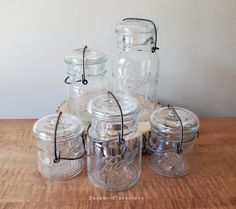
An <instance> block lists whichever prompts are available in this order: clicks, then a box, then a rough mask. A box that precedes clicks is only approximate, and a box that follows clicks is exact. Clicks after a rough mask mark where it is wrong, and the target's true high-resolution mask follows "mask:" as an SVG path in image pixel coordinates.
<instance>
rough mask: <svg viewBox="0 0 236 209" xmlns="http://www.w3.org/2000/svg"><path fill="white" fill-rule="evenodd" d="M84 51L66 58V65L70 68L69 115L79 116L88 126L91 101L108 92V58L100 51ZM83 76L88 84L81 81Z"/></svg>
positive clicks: (68, 80)
mask: <svg viewBox="0 0 236 209" xmlns="http://www.w3.org/2000/svg"><path fill="white" fill-rule="evenodd" d="M83 50H84V49H83V48H79V49H76V50H75V51H74V52H73V53H72V54H70V55H67V56H65V63H66V64H67V66H68V78H67V83H68V113H70V114H73V115H76V116H78V117H79V118H80V119H81V120H82V122H83V123H84V124H85V125H88V124H89V123H90V120H91V117H90V115H89V114H88V112H87V104H88V102H89V100H91V99H92V98H94V97H95V96H98V95H101V94H105V93H106V91H107V77H106V67H105V63H106V61H107V58H106V56H105V54H103V53H102V52H100V51H98V50H94V49H86V50H85V52H84V54H83ZM83 56H84V63H83ZM83 64H84V65H83ZM83 67H84V69H83ZM84 72H85V75H83V73H84ZM83 76H84V77H85V79H86V80H87V83H86V84H83V83H82V81H81V80H82V77H83Z"/></svg>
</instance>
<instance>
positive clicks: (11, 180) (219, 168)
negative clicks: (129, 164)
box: [0, 118, 236, 209]
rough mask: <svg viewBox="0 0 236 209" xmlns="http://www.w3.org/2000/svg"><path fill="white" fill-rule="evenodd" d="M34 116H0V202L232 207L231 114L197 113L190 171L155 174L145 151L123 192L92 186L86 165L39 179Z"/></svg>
mask: <svg viewBox="0 0 236 209" xmlns="http://www.w3.org/2000/svg"><path fill="white" fill-rule="evenodd" d="M34 122H35V120H0V208H4V209H6V208H24V209H25V208H33V209H37V208H38V209H42V208H49V209H54V208H55V209H56V208H120V209H124V208H142V209H149V208H181V209H183V208H236V118H214V119H213V118H203V119H201V130H200V138H199V140H198V141H197V143H196V145H195V149H194V152H193V155H194V162H193V168H192V172H191V173H190V174H188V175H187V176H184V177H179V178H168V177H163V176H159V175H157V174H154V173H153V171H152V170H151V169H150V168H149V167H148V165H147V156H144V158H143V167H142V175H141V178H140V180H139V182H138V183H137V185H136V186H134V187H133V188H131V189H129V190H128V191H125V192H106V191H102V190H99V189H97V188H95V187H93V186H92V185H91V184H90V183H89V180H88V178H87V176H86V170H85V169H84V170H83V172H82V173H81V174H80V175H78V176H76V177H75V178H73V179H71V180H68V181H59V182H56V181H54V182H46V181H44V179H43V178H42V177H41V175H40V174H39V173H38V169H37V162H36V146H35V143H34V139H33V138H32V125H33V123H34ZM125 199H128V200H125Z"/></svg>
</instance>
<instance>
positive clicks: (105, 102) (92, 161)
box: [87, 95, 142, 191]
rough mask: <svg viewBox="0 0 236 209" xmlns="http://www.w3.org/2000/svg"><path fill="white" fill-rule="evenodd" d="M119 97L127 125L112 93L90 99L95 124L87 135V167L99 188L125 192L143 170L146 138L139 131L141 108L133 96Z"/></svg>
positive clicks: (90, 177)
mask: <svg viewBox="0 0 236 209" xmlns="http://www.w3.org/2000/svg"><path fill="white" fill-rule="evenodd" d="M116 99H117V101H118V103H119V104H120V107H121V109H122V112H123V126H122V119H121V113H120V110H119V107H118V105H117V102H116V101H115V99H114V98H113V97H112V96H111V95H102V96H98V97H96V98H94V99H93V100H91V101H90V102H89V105H88V112H89V113H90V114H91V115H92V123H91V127H90V128H89V131H88V136H87V170H88V177H89V180H90V182H91V183H92V184H93V185H95V186H96V187H98V188H101V189H104V190H110V191H123V190H126V189H128V188H130V187H131V186H133V185H135V183H136V182H137V181H138V179H139V177H140V173H141V157H142V155H141V144H142V141H141V135H140V133H139V131H138V116H139V113H140V110H141V109H140V104H139V103H138V101H137V100H136V99H134V98H132V97H130V96H126V95H116ZM122 127H123V131H122ZM122 132H123V134H122ZM122 135H123V137H122Z"/></svg>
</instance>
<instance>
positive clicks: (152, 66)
mask: <svg viewBox="0 0 236 209" xmlns="http://www.w3.org/2000/svg"><path fill="white" fill-rule="evenodd" d="M115 32H116V35H117V50H116V52H115V53H114V56H113V61H112V90H113V92H114V93H122V94H128V95H130V96H133V97H135V98H136V99H137V100H138V101H139V102H140V104H141V105H142V113H141V118H140V121H141V122H148V121H149V118H150V116H151V113H152V112H153V111H154V109H155V107H156V104H157V84H158V72H159V56H158V53H157V51H156V50H157V49H158V48H157V47H156V42H157V29H156V26H155V24H154V23H153V22H152V21H150V20H146V19H139V18H127V19H124V20H123V21H121V22H120V23H118V24H117V26H116V28H115Z"/></svg>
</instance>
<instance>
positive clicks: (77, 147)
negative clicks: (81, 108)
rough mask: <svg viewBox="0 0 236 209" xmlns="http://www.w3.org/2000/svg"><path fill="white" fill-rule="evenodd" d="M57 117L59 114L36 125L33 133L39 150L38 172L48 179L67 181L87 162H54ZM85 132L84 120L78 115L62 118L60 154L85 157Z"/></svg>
mask: <svg viewBox="0 0 236 209" xmlns="http://www.w3.org/2000/svg"><path fill="white" fill-rule="evenodd" d="M57 118H58V115H57V114H52V115H48V116H45V117H43V118H41V119H39V120H38V121H37V122H36V123H35V124H34V127H33V133H34V137H35V139H36V143H37V148H38V149H37V156H38V158H37V161H38V169H39V172H40V173H41V174H42V175H43V176H44V177H45V178H47V179H51V180H53V179H56V180H66V179H69V178H72V177H73V176H75V175H77V174H79V173H80V172H81V170H82V168H83V164H84V162H83V159H77V160H60V162H58V163H55V162H54V159H55V155H54V154H55V152H54V151H55V146H54V145H55V144H54V131H55V126H56V121H57ZM82 130H83V128H82V124H81V121H80V120H79V119H78V118H77V117H76V116H74V115H69V114H63V115H61V118H60V121H59V123H58V127H57V139H56V145H57V150H58V151H60V155H61V158H63V157H66V158H76V157H79V156H82V155H83V153H84V146H83V143H82V139H81V133H82Z"/></svg>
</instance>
